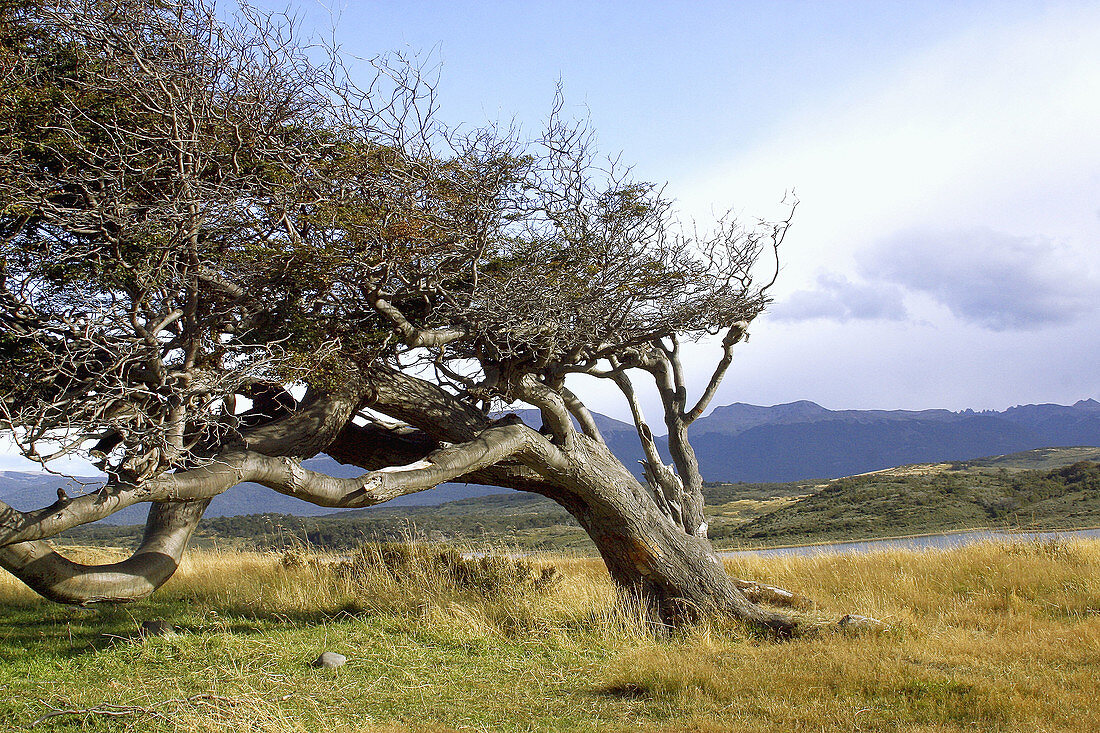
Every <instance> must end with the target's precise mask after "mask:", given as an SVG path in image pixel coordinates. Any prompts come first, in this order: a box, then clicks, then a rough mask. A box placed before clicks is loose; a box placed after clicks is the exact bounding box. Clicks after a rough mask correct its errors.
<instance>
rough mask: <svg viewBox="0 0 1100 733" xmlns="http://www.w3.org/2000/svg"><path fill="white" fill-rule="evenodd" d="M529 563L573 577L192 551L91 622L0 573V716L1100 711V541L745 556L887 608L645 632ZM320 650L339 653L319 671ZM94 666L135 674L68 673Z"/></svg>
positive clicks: (967, 722)
mask: <svg viewBox="0 0 1100 733" xmlns="http://www.w3.org/2000/svg"><path fill="white" fill-rule="evenodd" d="M87 559H92V558H91V557H90V556H89V557H88V558H87ZM535 562H536V563H553V564H554V565H555V566H556V567H557V568H558V570H559V571H560V572H561V574H562V575H563V577H564V579H563V581H562V582H560V583H558V584H557V585H555V586H553V587H552V588H549V589H547V590H543V591H538V592H534V591H527V592H518V593H500V592H494V593H491V594H485V593H481V592H476V591H471V590H470V589H468V588H461V587H457V586H456V585H455V584H454V582H453V579H449V578H448V577H446V576H445V575H441V574H439V571H438V569H436V568H435V567H434V566H426V567H423V568H419V569H417V570H416V572H415V573H414V574H413V575H411V576H410V575H406V576H404V577H400V578H399V577H395V576H394V575H393V574H390V573H386V572H383V571H366V572H359V573H357V574H356V573H353V574H350V575H349V574H348V573H345V572H340V571H339V570H338V569H337V566H336V565H334V564H332V563H329V562H316V561H310V562H305V563H299V564H296V565H295V566H293V567H286V566H285V565H284V563H283V561H282V559H281V558H280V557H277V556H274V555H262V554H256V553H244V552H211V551H196V552H193V553H191V554H190V555H189V556H188V559H187V561H186V562H185V564H184V566H183V567H182V568H181V569H180V571H179V572H178V573H177V576H176V577H175V578H173V580H172V581H171V582H170V583H169V585H168V586H166V587H165V588H164V589H162V590H161V591H160V592H159V593H158V594H157V596H155V597H154V598H155V600H153V601H151V602H147V604H146V605H135V606H131V607H129V609H128V610H127V611H126V613H127V614H129V615H126V616H121V617H120V616H118V615H117V614H116V615H115V616H110V615H109V614H106V615H104V614H102V613H101V615H99V616H94V617H88V618H87V619H85V618H84V617H83V616H73V615H72V613H73V612H64V613H63V612H60V611H56V610H54V609H56V607H50V606H46V605H45V604H40V603H39V602H38V601H35V600H32V599H31V598H30V596H29V594H28V593H27V592H26V591H25V590H22V589H21V588H20V587H19V585H18V584H17V583H16V582H15V581H14V580H12V579H8V578H4V579H3V580H0V601H2V602H4V603H5V604H6V605H7V606H8V608H9V617H11V618H10V619H9V622H11V621H12V620H15V621H18V619H17V618H16V617H17V615H18V609H19V608H23V609H25V610H26V611H27V613H31V612H33V613H36V614H40V613H42V612H40V611H38V610H37V609H44V610H45V616H46V617H47V620H46V621H44V622H42V623H40V624H39V625H38V627H37V630H36V632H35V633H36V634H37V636H34V637H32V636H29V635H28V636H27V637H26V638H25V639H20V640H19V641H18V644H16V642H15V641H13V640H11V639H4V641H5V643H6V644H7V646H3V647H0V656H2V657H3V659H4V660H5V662H6V663H7V665H8V672H7V676H6V677H5V678H4V679H0V685H5V686H6V687H8V688H9V691H13V692H10V694H14V695H16V697H15V698H14V699H15V700H17V701H18V702H13V703H11V706H12V708H11V710H12V712H10V713H9V714H7V717H5V713H4V709H3V708H2V707H0V722H5V721H7V722H11V723H13V724H16V723H18V724H22V725H24V726H25V724H26V723H27V721H28V720H32V721H33V719H34V718H35V717H37V716H39V715H41V714H42V712H43V710H45V709H46V708H44V707H43V706H44V704H45V703H47V702H48V703H49V704H52V705H55V706H57V705H62V704H64V705H68V706H70V707H72V708H73V709H80V710H84V709H88V708H95V707H96V706H97V705H102V704H104V703H111V704H122V703H126V702H131V703H133V704H135V705H138V706H141V707H143V708H146V709H148V710H149V711H152V712H153V713H156V714H155V715H154V714H150V715H134V716H131V717H127V718H126V719H125V721H126V722H125V725H124V726H122V725H120V727H119V728H113V727H109V725H108V723H110V721H107V719H106V718H103V717H102V716H97V715H96V714H95V713H87V714H84V715H83V717H80V718H79V719H80V725H79V726H76V727H68V728H61V729H65V730H77V729H80V730H115V729H131V730H197V731H209V732H211V733H215V732H217V733H221V732H223V731H236V730H245V729H250V730H260V731H272V732H274V731H299V730H322V729H323V730H331V731H370V732H376V731H403V730H486V731H488V730H516V731H521V730H595V729H599V730H609V731H615V730H623V731H626V730H630V731H637V730H659V731H681V730H683V731H687V730H692V731H823V730H824V731H833V730H844V731H847V730H861V731H963V730H967V731H970V730H988V731H1079V732H1081V733H1084V732H1085V731H1089V732H1090V733H1091V732H1092V731H1096V730H1100V683H1098V679H1100V542H1087V541H1080V542H1049V543H1020V544H1015V545H1006V544H995V543H988V544H982V545H972V546H969V547H965V548H961V549H954V550H950V551H942V552H938V551H934V552H923V553H921V552H912V551H890V552H881V553H871V554H867V555H844V556H827V555H819V556H811V557H781V558H774V557H772V558H761V557H751V556H749V557H739V558H737V559H736V560H733V561H730V562H729V564H728V565H729V568H730V571H731V572H732V573H733V574H735V575H737V576H738V577H745V578H752V579H755V580H760V581H763V582H767V583H772V584H775V585H780V586H783V587H786V588H789V589H790V590H793V591H796V592H799V593H802V594H804V595H807V596H809V597H811V598H814V599H816V600H817V602H818V603H819V605H818V607H817V608H815V609H813V610H812V611H811V612H810V613H809V616H808V617H812V618H820V619H831V620H834V621H835V619H837V618H839V617H840V616H841V615H843V614H844V613H849V612H854V613H861V614H866V615H871V616H875V617H876V618H880V619H882V620H884V621H886V622H887V623H889V624H890V628H889V629H888V630H887V631H884V632H877V633H869V634H863V635H854V636H846V635H843V634H840V633H834V632H824V633H819V634H816V635H809V636H807V637H804V638H798V639H795V640H793V641H786V642H778V641H774V640H771V639H768V638H765V637H761V636H758V635H755V634H753V633H750V632H749V631H748V630H746V629H744V628H742V627H740V626H739V625H737V624H734V623H728V622H727V623H720V622H714V623H710V624H705V625H700V626H697V627H695V628H692V629H688V630H684V631H680V632H676V633H673V634H671V635H669V634H660V633H654V632H653V630H652V629H651V628H649V627H647V626H646V625H645V624H644V623H642V621H641V620H640V619H636V618H631V617H629V616H624V615H623V613H621V612H620V611H618V610H616V609H617V607H616V604H615V593H614V590H613V588H612V586H611V584H610V582H609V581H608V579H607V575H606V571H605V570H604V569H603V567H602V564H601V563H599V561H596V560H588V559H577V558H537V559H535ZM13 609H15V610H13ZM66 613H68V614H69V615H65V614H66ZM104 613H105V612H104ZM154 613H155V614H157V615H162V616H165V617H168V618H170V619H171V620H172V621H173V623H175V624H176V625H177V626H179V627H181V634H180V635H179V636H177V637H174V638H171V639H165V640H149V641H144V642H142V641H140V640H129V641H126V642H125V643H116V644H111V645H108V646H102V645H96V644H92V648H91V649H90V650H84V651H83V652H80V653H78V654H76V655H75V656H74V653H73V649H74V648H76V647H79V643H78V642H73V641H72V638H71V634H72V633H73V628H74V625H75V624H76V623H77V620H80V622H81V623H84V624H87V625H89V627H90V630H89V632H88V633H89V634H91V633H92V632H94V631H98V629H97V627H96V626H95V624H101V625H107V624H111V623H113V624H115V627H113V628H122V627H124V626H125V625H126V624H132V623H134V622H136V621H139V620H140V619H141V618H142V617H148V616H149V615H150V614H154ZM50 614H53V615H52V617H51V616H50ZM50 618H52V619H53V620H52V621H50ZM74 619H76V620H74ZM66 629H67V633H69V634H70V639H69V641H68V646H67V647H66V643H65V638H64V634H65V633H66ZM115 633H120V632H117V631H116V632H115ZM10 636H11V633H10V632H9V637H10ZM50 644H54V645H55V648H51V647H50ZM35 645H37V646H35ZM324 648H331V649H335V650H338V651H342V652H344V653H346V654H347V655H348V657H349V660H350V661H349V663H348V665H347V666H346V667H344V668H341V669H340V670H337V671H336V672H335V673H321V672H317V671H314V670H310V669H309V668H308V667H307V666H306V664H305V663H306V662H307V661H309V659H308V658H307V657H309V655H310V654H313V655H315V654H316V653H317V652H318V651H319V650H321V649H324ZM51 649H53V651H51ZM66 649H67V651H66ZM20 650H24V651H26V652H27V654H26V655H25V656H24V655H21V654H20ZM34 655H39V656H40V657H43V658H42V659H39V660H37V661H35V662H33V663H32V661H30V657H32V656H34ZM51 655H52V656H51ZM43 659H44V661H43ZM74 665H75V666H74ZM93 670H94V671H95V673H97V674H100V675H104V676H106V677H110V676H111V675H115V676H116V677H117V678H119V680H122V679H124V681H118V682H117V683H116V684H114V685H105V686H98V687H89V686H87V685H83V684H81V683H80V682H79V680H80V678H81V675H82V674H83V675H87V674H88V673H89V671H93ZM51 675H52V676H51ZM123 675H125V678H123ZM17 677H19V678H22V677H26V678H28V679H40V680H41V685H40V686H37V687H36V686H34V685H33V684H32V683H31V682H29V681H28V682H25V683H22V682H19V683H17V682H15V681H14V680H15V679H16V678H17ZM5 683H6V684H5ZM36 684H37V683H36ZM20 695H21V696H22V697H19V696H20ZM158 716H159V717H158ZM76 717H78V716H70V717H69V718H58V720H61V721H65V720H67V721H68V722H69V723H74V721H75V720H76ZM115 723H117V721H115V722H114V723H110V725H114V724H115ZM81 726H83V727H81ZM0 727H2V726H0ZM15 727H16V728H18V727H19V726H18V725H16V726H15ZM47 729H48V728H47Z"/></svg>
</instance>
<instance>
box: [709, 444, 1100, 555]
mask: <svg viewBox="0 0 1100 733" xmlns="http://www.w3.org/2000/svg"><path fill="white" fill-rule="evenodd" d="M1097 460H1100V449H1095V448H1089V449H1083V448H1074V449H1057V450H1054V449H1047V450H1043V451H1029V452H1028V453H1023V454H1014V455H1011V456H998V457H995V458H987V459H980V460H974V461H966V462H957V463H950V464H924V465H916V466H905V467H901V468H895V469H890V470H888V471H878V472H875V473H871V474H864V475H861V476H852V477H848V478H843V479H836V480H834V481H830V482H828V483H826V484H824V485H822V486H821V488H820V490H818V491H816V492H814V493H812V494H809V495H806V496H803V497H801V498H799V499H797V500H795V501H792V502H788V503H786V504H785V505H783V506H781V507H779V508H777V509H776V510H775V511H774V512H770V513H767V514H765V515H762V516H760V517H757V518H755V519H753V520H752V521H749V522H746V523H742V524H739V525H735V526H729V525H727V526H726V527H724V528H722V530H719V531H717V532H712V533H711V534H712V537H713V538H714V539H715V540H717V541H720V542H721V543H722V544H768V545H779V544H803V543H808V542H819V541H827V540H843V539H865V538H870V537H889V536H897V535H907V534H923V533H935V532H946V531H952V530H958V529H965V528H973V527H1021V528H1044V529H1047V528H1050V529H1053V528H1070V527H1087V526H1095V525H1100V464H1098V463H1097V462H1096V461H1097ZM1067 462H1069V463H1068V465H1066V463H1067ZM1030 466H1036V467H1039V468H1026V467H1030ZM1052 466H1059V467H1057V468H1054V467H1052Z"/></svg>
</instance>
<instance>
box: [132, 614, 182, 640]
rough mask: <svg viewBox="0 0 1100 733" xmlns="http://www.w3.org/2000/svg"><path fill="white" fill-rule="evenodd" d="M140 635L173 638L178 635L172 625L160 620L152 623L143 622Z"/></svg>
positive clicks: (154, 620)
mask: <svg viewBox="0 0 1100 733" xmlns="http://www.w3.org/2000/svg"><path fill="white" fill-rule="evenodd" d="M139 633H140V634H141V635H142V636H172V635H174V634H175V633H176V630H175V629H174V628H173V627H172V624H170V623H168V622H167V621H165V620H164V619H162V618H158V619H153V620H152V621H142V622H141V629H140V631H139Z"/></svg>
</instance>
